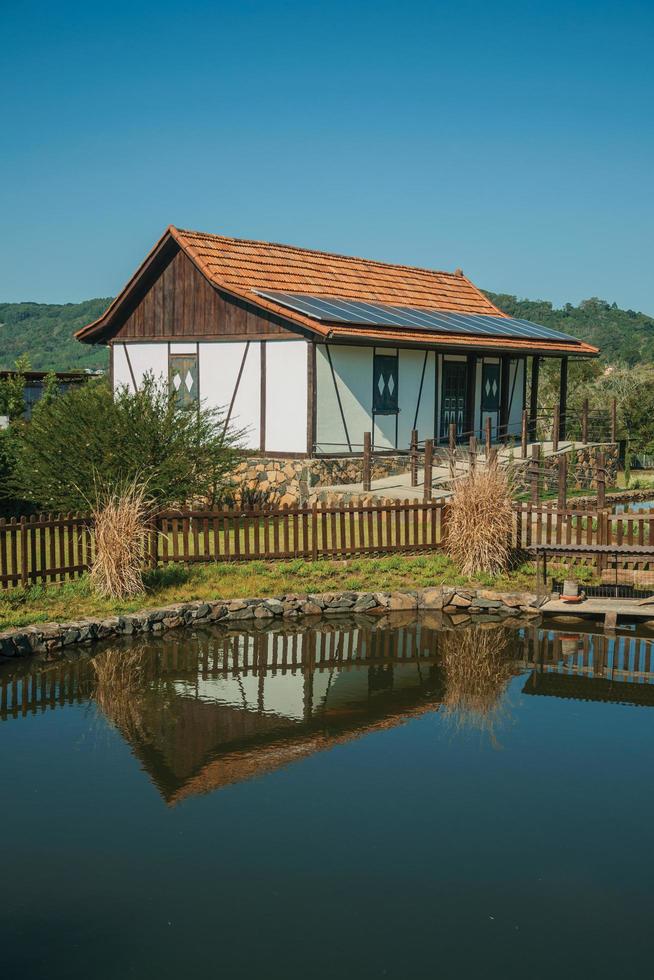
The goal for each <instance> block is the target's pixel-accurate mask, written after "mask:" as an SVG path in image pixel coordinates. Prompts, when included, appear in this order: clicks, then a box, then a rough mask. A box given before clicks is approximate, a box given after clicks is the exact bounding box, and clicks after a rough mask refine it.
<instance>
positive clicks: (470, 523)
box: [446, 461, 513, 575]
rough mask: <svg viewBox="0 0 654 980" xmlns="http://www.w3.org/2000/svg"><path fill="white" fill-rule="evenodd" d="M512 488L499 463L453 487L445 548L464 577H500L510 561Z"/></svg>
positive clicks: (468, 475) (461, 479)
mask: <svg viewBox="0 0 654 980" xmlns="http://www.w3.org/2000/svg"><path fill="white" fill-rule="evenodd" d="M512 529H513V508H512V500H511V484H510V481H509V478H508V476H507V474H506V472H505V471H504V470H502V469H500V468H499V466H498V465H497V462H496V461H490V462H489V463H488V465H487V466H476V467H475V468H473V469H471V470H470V471H469V472H468V473H466V475H465V476H462V477H459V479H458V480H456V481H455V483H454V493H453V495H452V499H451V502H450V505H449V516H448V526H447V542H446V547H447V551H448V554H449V555H450V557H451V558H452V559H453V561H454V562H455V563H456V564H457V565H458V567H459V568H460V570H461V572H462V573H463V574H464V575H480V574H487V575H499V574H500V573H501V572H505V571H506V570H507V568H508V567H509V564H510V561H511V551H512V549H511V532H512Z"/></svg>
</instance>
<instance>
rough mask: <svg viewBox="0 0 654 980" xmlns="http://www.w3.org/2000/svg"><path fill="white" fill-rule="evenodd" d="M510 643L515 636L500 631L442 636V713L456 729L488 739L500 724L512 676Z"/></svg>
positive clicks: (475, 631) (470, 629)
mask: <svg viewBox="0 0 654 980" xmlns="http://www.w3.org/2000/svg"><path fill="white" fill-rule="evenodd" d="M514 640H515V634H514V633H513V632H512V631H511V630H509V629H505V628H502V627H495V628H493V629H481V628H479V627H477V628H469V629H465V630H454V631H452V632H445V633H443V635H442V652H443V667H444V670H445V696H444V698H443V709H444V711H445V713H446V714H447V715H448V716H449V717H450V718H451V719H452V720H453V721H454V722H455V724H456V726H457V728H473V729H477V730H481V731H486V732H488V733H489V734H491V735H492V734H493V733H494V731H495V729H496V727H497V725H498V723H499V722H500V721H502V720H503V718H504V705H503V695H504V693H505V691H506V688H507V685H508V683H509V681H510V679H511V678H512V677H513V676H514V674H515V673H516V670H515V667H514V664H513V656H512V650H513V642H514Z"/></svg>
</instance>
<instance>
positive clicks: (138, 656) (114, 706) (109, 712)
mask: <svg viewBox="0 0 654 980" xmlns="http://www.w3.org/2000/svg"><path fill="white" fill-rule="evenodd" d="M91 664H92V666H93V669H94V671H95V675H96V688H95V692H94V698H95V702H96V704H97V705H98V707H99V708H100V709H101V711H102V712H103V714H104V715H105V717H106V718H107V720H108V721H109V722H110V723H111V724H112V725H114V726H115V727H116V728H118V729H119V730H120V731H122V732H123V734H125V735H126V736H128V737H129V736H137V735H142V734H143V732H142V717H141V699H142V696H143V692H144V690H145V689H146V687H147V683H148V680H149V676H150V671H149V668H148V660H147V657H146V655H145V651H144V647H143V645H142V644H137V645H136V646H135V647H133V648H131V649H128V650H123V649H117V650H104V651H103V652H102V653H100V654H98V655H97V656H96V657H94V658H93V659H92V660H91Z"/></svg>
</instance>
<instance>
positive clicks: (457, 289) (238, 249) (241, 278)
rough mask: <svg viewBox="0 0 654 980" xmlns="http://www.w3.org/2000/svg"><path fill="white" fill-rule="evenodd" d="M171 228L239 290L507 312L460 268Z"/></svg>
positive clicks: (219, 278)
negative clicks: (442, 268)
mask: <svg viewBox="0 0 654 980" xmlns="http://www.w3.org/2000/svg"><path fill="white" fill-rule="evenodd" d="M169 230H170V233H171V235H172V236H173V238H174V239H175V240H176V241H177V242H178V243H179V245H180V246H181V247H182V248H183V249H184V251H185V252H186V253H187V254H188V255H190V256H191V258H192V259H193V260H194V261H195V263H196V265H198V266H199V268H200V269H202V271H203V272H204V274H205V275H206V276H207V278H208V279H210V280H211V281H212V282H213V283H214V284H215V285H216V286H222V287H224V288H227V289H228V290H230V291H233V292H236V293H239V294H240V295H244V294H250V293H251V292H252V291H253V290H257V289H264V290H273V291H275V290H277V291H282V292H289V293H306V294H309V295H311V296H333V297H340V298H341V299H357V300H367V301H369V302H377V303H389V304H391V305H396V306H416V307H422V308H423V309H430V310H452V311H459V312H461V313H486V314H487V315H490V316H504V313H502V311H501V310H498V308H497V307H496V306H494V305H493V304H492V303H491V301H490V300H489V299H488V298H487V297H486V296H484V294H483V293H482V292H481V290H479V289H477V287H476V286H474V285H473V284H472V283H471V282H470V280H469V279H467V278H466V277H465V276H464V275H463V273H460V272H434V271H432V270H430V269H418V268H414V267H413V266H408V265H393V264H392V263H389V262H375V261H373V260H371V259H358V258H352V257H350V256H347V255H334V254H332V253H331V252H317V251H314V250H313V249H309V248H297V247H296V246H294V245H277V244H275V243H273V242H256V241H248V240H247V239H240V238H225V237H223V236H222V235H207V234H204V233H203V232H198V231H182V230H181V229H179V228H174V227H172V226H171V227H170V229H169Z"/></svg>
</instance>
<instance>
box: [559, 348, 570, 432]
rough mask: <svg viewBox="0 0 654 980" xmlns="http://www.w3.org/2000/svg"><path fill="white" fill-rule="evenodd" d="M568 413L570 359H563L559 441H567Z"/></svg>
mask: <svg viewBox="0 0 654 980" xmlns="http://www.w3.org/2000/svg"><path fill="white" fill-rule="evenodd" d="M567 411H568V358H567V357H562V358H561V386H560V388H559V439H561V440H563V439H565V433H566V424H565V421H566V419H565V417H566V413H567Z"/></svg>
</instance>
